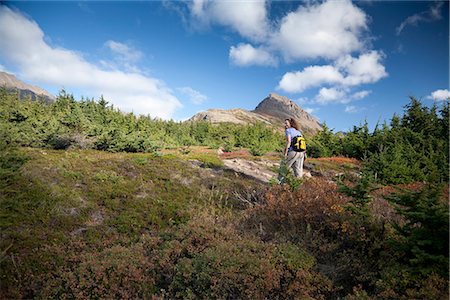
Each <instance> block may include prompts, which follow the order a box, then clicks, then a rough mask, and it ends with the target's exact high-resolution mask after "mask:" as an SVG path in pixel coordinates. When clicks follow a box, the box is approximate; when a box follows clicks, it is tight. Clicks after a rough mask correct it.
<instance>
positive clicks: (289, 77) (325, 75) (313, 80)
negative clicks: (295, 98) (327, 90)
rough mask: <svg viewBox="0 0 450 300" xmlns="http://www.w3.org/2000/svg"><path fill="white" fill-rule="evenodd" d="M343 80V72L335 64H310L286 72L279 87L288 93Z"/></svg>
mask: <svg viewBox="0 0 450 300" xmlns="http://www.w3.org/2000/svg"><path fill="white" fill-rule="evenodd" d="M343 80H344V78H343V76H342V74H341V73H340V72H339V70H338V69H337V68H335V67H334V66H330V65H326V66H309V67H306V68H304V69H303V70H302V71H297V72H288V73H286V74H284V75H283V77H282V78H281V80H280V82H279V84H278V88H279V89H281V90H283V91H285V92H288V93H299V92H303V91H304V90H306V89H308V88H311V87H317V86H320V85H322V84H338V83H341V82H343Z"/></svg>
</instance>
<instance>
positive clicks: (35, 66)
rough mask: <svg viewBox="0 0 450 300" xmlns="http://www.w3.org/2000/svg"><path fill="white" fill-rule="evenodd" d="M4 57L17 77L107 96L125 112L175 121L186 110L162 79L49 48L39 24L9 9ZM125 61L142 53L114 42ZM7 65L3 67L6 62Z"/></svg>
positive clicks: (2, 16) (0, 12) (1, 22)
mask: <svg viewBox="0 0 450 300" xmlns="http://www.w3.org/2000/svg"><path fill="white" fill-rule="evenodd" d="M0 40H1V41H2V42H1V43H0V57H1V58H2V59H3V60H5V62H8V63H10V64H12V65H14V66H16V67H17V68H18V72H17V73H18V75H21V77H23V78H25V79H27V80H31V81H34V82H35V83H38V84H39V83H40V84H48V85H54V86H64V87H66V88H68V89H70V88H76V89H79V90H81V91H83V92H84V93H86V94H85V96H89V97H93V96H94V97H95V96H99V95H100V94H103V95H104V96H105V98H106V99H107V100H108V101H110V102H111V103H113V104H114V105H115V106H116V107H118V108H119V109H121V110H123V111H133V112H135V113H142V114H150V115H151V116H154V117H161V118H164V119H167V118H170V117H171V116H172V114H173V113H174V111H175V110H176V109H177V108H179V107H181V103H180V102H179V101H178V99H177V98H176V97H175V96H173V95H172V92H171V90H170V89H169V88H168V87H167V86H166V85H165V84H164V82H162V81H161V80H159V79H156V78H152V77H148V76H145V75H142V74H139V73H132V72H124V71H120V70H110V71H107V70H103V69H101V68H100V67H99V66H97V65H95V64H92V63H90V62H88V61H87V60H86V59H84V58H83V57H82V56H81V55H80V54H78V53H76V52H75V51H71V50H68V49H63V48H55V47H51V46H49V45H48V44H47V43H46V42H45V40H44V33H43V32H42V30H41V29H40V27H39V25H38V24H37V23H36V22H34V21H33V20H30V19H28V18H26V17H25V16H23V15H22V14H20V13H19V12H17V11H13V10H11V9H10V8H8V7H5V6H0ZM109 46H110V48H111V49H112V50H113V49H114V51H116V52H117V53H121V55H124V57H127V56H126V55H129V54H132V56H131V57H134V58H137V56H133V55H136V53H137V52H133V51H131V50H130V49H129V48H126V47H121V44H120V43H112V42H110V43H109ZM129 57H130V56H128V58H129ZM5 62H4V63H5Z"/></svg>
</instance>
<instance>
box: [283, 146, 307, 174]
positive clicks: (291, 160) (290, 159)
mask: <svg viewBox="0 0 450 300" xmlns="http://www.w3.org/2000/svg"><path fill="white" fill-rule="evenodd" d="M304 158H305V152H296V151H289V152H288V155H287V157H286V166H287V167H288V168H292V170H293V171H294V175H295V177H299V178H302V177H303V160H304Z"/></svg>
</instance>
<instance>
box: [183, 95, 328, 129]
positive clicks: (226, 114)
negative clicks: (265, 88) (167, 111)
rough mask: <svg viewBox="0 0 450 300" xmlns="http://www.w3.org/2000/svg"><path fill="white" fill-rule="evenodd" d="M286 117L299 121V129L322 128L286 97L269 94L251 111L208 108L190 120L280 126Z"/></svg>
mask: <svg viewBox="0 0 450 300" xmlns="http://www.w3.org/2000/svg"><path fill="white" fill-rule="evenodd" d="M286 118H294V119H296V120H297V121H298V122H299V125H300V129H302V130H303V131H304V132H308V133H316V132H318V131H320V130H322V126H321V125H320V123H319V122H318V121H317V120H316V119H315V118H314V117H313V116H311V115H310V114H309V113H307V112H306V111H305V110H303V109H302V108H301V107H300V106H298V105H297V104H296V103H294V102H293V101H292V100H289V99H288V98H287V97H283V96H280V95H277V94H275V93H271V94H269V96H268V97H266V98H265V99H263V100H262V101H261V102H260V103H259V104H258V105H257V106H256V108H255V110H253V111H247V110H244V109H230V110H224V109H208V110H207V111H203V112H200V113H197V114H196V115H194V116H193V117H192V118H190V119H189V120H190V121H199V120H208V121H211V122H212V123H222V122H230V123H236V124H252V123H256V122H263V123H266V124H271V125H275V126H280V127H282V123H283V121H284V120H285V119H286Z"/></svg>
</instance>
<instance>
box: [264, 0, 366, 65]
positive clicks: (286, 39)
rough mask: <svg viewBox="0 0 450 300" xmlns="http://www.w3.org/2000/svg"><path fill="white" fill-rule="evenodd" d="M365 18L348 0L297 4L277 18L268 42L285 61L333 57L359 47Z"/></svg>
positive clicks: (361, 46) (361, 44) (364, 26)
mask: <svg viewBox="0 0 450 300" xmlns="http://www.w3.org/2000/svg"><path fill="white" fill-rule="evenodd" d="M367 21H368V18H367V16H366V14H365V13H364V12H363V11H362V10H361V9H359V8H358V7H356V6H355V5H353V4H352V2H351V1H348V0H344V1H326V2H323V3H319V4H314V5H307V6H299V8H298V9H297V11H295V12H291V13H289V14H288V15H286V16H285V17H284V18H283V19H282V20H281V22H280V28H279V30H278V31H277V32H275V33H274V37H273V40H272V43H273V44H274V45H278V47H279V49H280V51H281V52H282V53H283V55H284V57H285V58H286V59H287V60H292V59H302V58H318V57H321V58H329V59H335V58H338V57H340V56H342V55H345V54H348V53H351V52H353V51H360V50H362V49H363V47H364V43H363V42H362V39H361V35H362V33H363V32H364V31H365V30H366V29H367Z"/></svg>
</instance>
